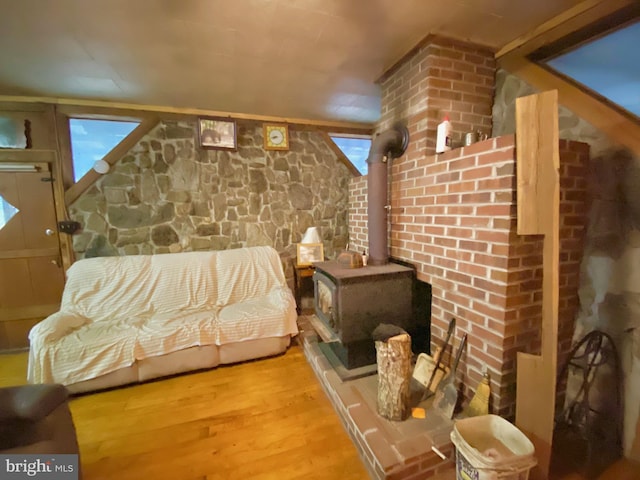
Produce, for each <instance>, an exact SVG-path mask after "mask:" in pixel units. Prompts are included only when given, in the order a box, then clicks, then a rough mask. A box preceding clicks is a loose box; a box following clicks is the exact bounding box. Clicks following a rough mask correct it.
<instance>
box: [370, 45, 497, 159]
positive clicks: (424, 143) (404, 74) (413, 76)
mask: <svg viewBox="0 0 640 480" xmlns="http://www.w3.org/2000/svg"><path fill="white" fill-rule="evenodd" d="M495 70H496V66H495V58H494V55H493V52H491V51H490V50H487V49H485V48H483V47H479V46H477V45H472V44H467V43H463V42H460V41H457V40H451V39H448V38H443V37H438V36H429V37H427V38H426V39H425V40H424V41H423V42H422V43H421V44H420V45H419V46H417V47H416V48H415V49H414V51H413V52H412V53H411V54H410V55H409V57H408V58H407V59H405V61H404V62H402V63H401V64H400V65H398V66H396V67H395V68H394V69H392V70H391V72H388V73H387V75H386V76H385V78H384V79H383V80H382V81H381V85H380V86H381V90H382V101H381V108H382V114H381V118H380V121H379V123H378V130H379V131H381V130H385V129H387V128H389V127H390V126H392V125H393V124H394V123H395V122H398V121H400V122H403V123H404V124H406V125H407V127H408V128H409V133H410V135H411V139H412V142H411V145H410V151H411V152H413V153H414V154H418V155H425V154H426V155H431V154H433V153H435V145H436V143H435V142H436V128H437V126H438V123H440V122H441V121H442V120H443V118H444V116H445V114H446V115H448V116H449V120H450V121H451V124H452V127H453V132H454V141H456V142H460V143H461V141H462V138H463V136H464V133H466V132H468V131H475V130H478V129H480V130H482V131H483V132H485V133H489V132H491V107H492V105H493V96H494V84H495Z"/></svg>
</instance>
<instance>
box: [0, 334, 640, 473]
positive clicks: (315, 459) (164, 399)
mask: <svg viewBox="0 0 640 480" xmlns="http://www.w3.org/2000/svg"><path fill="white" fill-rule="evenodd" d="M26 369H27V354H26V352H25V353H19V354H4V355H0V386H5V385H19V384H23V383H25V375H26ZM70 405H71V411H72V413H73V417H74V420H75V424H76V429H77V432H78V441H79V444H80V452H81V460H82V467H83V477H84V479H85V480H99V479H113V478H117V479H119V480H140V479H144V478H153V479H156V480H164V479H171V480H235V479H242V480H246V479H252V480H253V479H257V480H268V479H277V480H287V479H291V480H293V479H309V480H332V479H340V480H361V479H362V480H365V479H368V478H369V476H368V475H367V472H366V470H365V468H364V466H363V464H362V463H361V461H360V459H359V457H358V454H357V451H356V449H355V447H354V446H353V444H352V443H351V440H350V439H349V437H348V436H347V434H346V433H345V431H344V429H343V427H342V425H341V423H340V421H339V419H338V416H337V415H336V413H335V411H334V410H333V407H332V406H331V404H330V403H329V401H328V399H327V398H326V396H325V394H324V392H323V390H322V388H321V387H320V384H319V382H318V381H317V380H316V378H315V376H314V374H313V371H312V370H311V367H309V365H308V364H307V361H306V359H305V358H304V355H303V353H302V349H301V348H300V347H298V346H297V345H293V346H292V347H291V348H290V349H289V350H288V351H287V352H286V353H285V354H284V355H281V356H278V357H273V358H267V359H260V360H256V361H253V362H246V363H241V364H235V365H226V366H222V367H218V368H216V369H213V370H208V371H204V372H198V373H192V374H185V375H179V376H176V377H172V378H166V379H161V380H157V381H154V382H148V383H145V384H141V385H134V386H130V387H123V388H117V389H113V390H109V391H104V392H98V393H91V394H85V395H81V396H77V397H74V398H73V399H72V400H71V402H70ZM452 472H453V471H450V472H448V474H447V475H449V476H448V477H447V480H450V478H455V475H453V477H451V473H452ZM638 479H640V464H637V463H633V462H629V461H628V460H621V461H619V462H617V463H616V464H614V465H612V466H611V467H610V468H609V469H608V470H607V472H605V473H604V474H603V475H602V476H601V477H600V480H638ZM554 480H586V479H585V478H584V477H583V476H581V475H578V474H570V475H566V476H564V477H562V478H557V477H556V478H555V479H554Z"/></svg>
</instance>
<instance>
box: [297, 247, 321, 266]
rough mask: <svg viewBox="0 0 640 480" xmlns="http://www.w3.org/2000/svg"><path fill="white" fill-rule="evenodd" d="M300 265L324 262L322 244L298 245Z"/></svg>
mask: <svg viewBox="0 0 640 480" xmlns="http://www.w3.org/2000/svg"><path fill="white" fill-rule="evenodd" d="M297 246H298V256H297V262H298V265H300V266H304V265H311V264H312V263H313V262H322V261H323V260H324V247H323V245H322V244H321V243H298V244H297Z"/></svg>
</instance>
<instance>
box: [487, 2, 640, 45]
mask: <svg viewBox="0 0 640 480" xmlns="http://www.w3.org/2000/svg"><path fill="white" fill-rule="evenodd" d="M633 3H634V0H584V1H583V2H581V3H579V4H577V5H574V6H573V7H571V8H569V9H568V10H565V11H564V12H562V13H561V14H559V15H556V16H555V17H553V18H552V19H550V20H547V21H546V22H544V23H543V24H541V25H539V26H537V27H536V28H534V29H533V30H530V31H529V32H527V33H525V34H524V35H521V36H519V37H518V38H516V39H515V40H512V41H511V42H509V43H507V44H506V45H505V46H504V47H502V48H501V49H500V50H498V51H497V52H496V58H501V57H504V56H505V55H507V54H511V53H514V52H515V51H516V50H517V54H518V55H519V56H524V55H528V54H529V53H531V52H533V51H534V50H537V49H538V48H540V47H541V46H542V45H544V44H546V43H550V42H552V41H555V40H557V39H559V38H561V37H564V36H565V35H568V34H569V33H572V32H574V31H576V30H578V29H580V28H582V27H585V26H587V25H589V24H590V23H593V22H595V21H596V20H599V19H600V18H602V17H605V16H607V15H609V14H611V13H613V12H615V11H617V10H620V9H622V8H624V7H627V6H629V5H631V4H633Z"/></svg>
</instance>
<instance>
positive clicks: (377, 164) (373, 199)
mask: <svg viewBox="0 0 640 480" xmlns="http://www.w3.org/2000/svg"><path fill="white" fill-rule="evenodd" d="M407 145H409V131H408V130H407V128H406V127H404V126H402V125H394V127H393V128H391V129H390V130H386V131H384V132H382V133H380V134H378V135H377V136H376V138H374V139H373V142H372V143H371V149H370V150H369V157H368V158H367V163H368V164H369V173H368V174H367V192H368V193H367V216H368V219H367V229H368V235H369V259H368V263H369V265H385V264H387V263H389V248H388V235H387V214H388V209H389V206H388V193H387V192H388V185H387V177H388V172H387V160H391V159H393V158H397V157H399V156H401V155H402V154H404V152H405V150H406V149H407Z"/></svg>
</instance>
